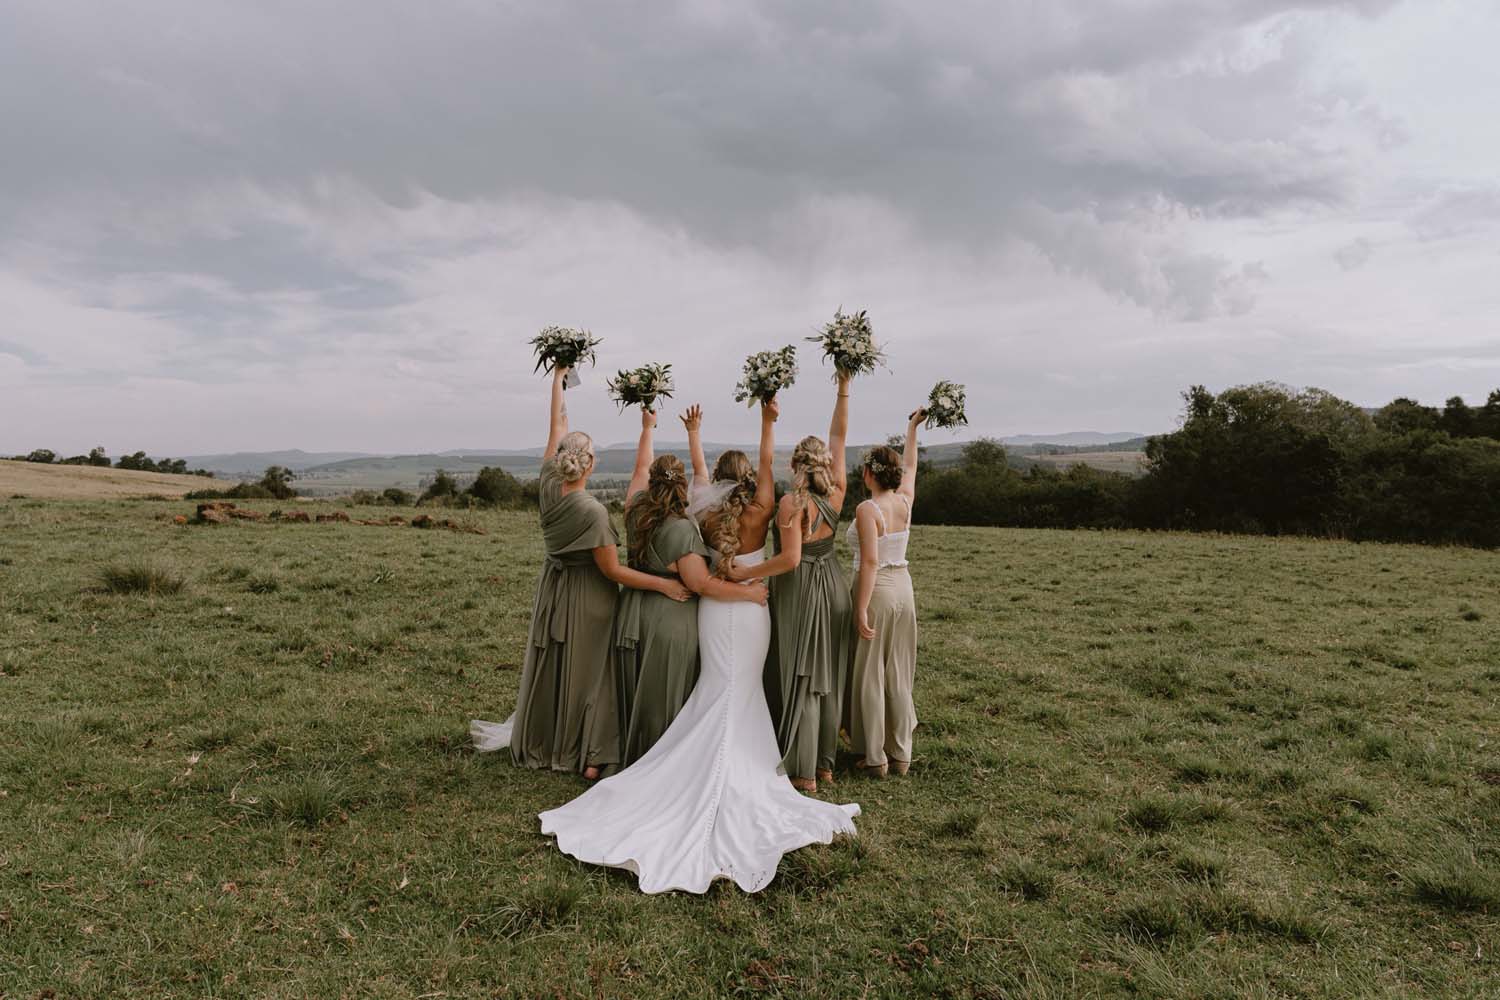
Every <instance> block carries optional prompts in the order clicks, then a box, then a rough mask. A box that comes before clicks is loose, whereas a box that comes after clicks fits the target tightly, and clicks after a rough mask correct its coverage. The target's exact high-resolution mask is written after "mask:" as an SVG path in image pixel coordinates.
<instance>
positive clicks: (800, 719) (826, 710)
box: [732, 374, 854, 792]
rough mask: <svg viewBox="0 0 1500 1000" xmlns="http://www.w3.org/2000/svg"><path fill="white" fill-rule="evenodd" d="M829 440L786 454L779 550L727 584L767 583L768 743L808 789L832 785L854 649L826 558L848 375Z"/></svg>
mask: <svg viewBox="0 0 1500 1000" xmlns="http://www.w3.org/2000/svg"><path fill="white" fill-rule="evenodd" d="M836 378H837V380H838V400H837V401H836V402H835V404H834V409H833V421H832V423H831V424H830V426H829V428H828V443H827V444H824V443H823V441H821V440H820V439H818V438H816V437H808V438H803V439H802V441H801V443H799V444H798V445H797V448H796V450H795V451H793V452H792V490H791V492H789V493H788V494H787V495H786V496H784V497H782V498H781V503H780V505H779V506H778V507H777V514H776V527H777V531H776V533H775V535H774V536H773V538H774V540H775V543H776V548H777V549H778V552H777V554H776V555H774V556H772V557H771V558H770V559H768V560H766V561H765V562H763V563H761V564H760V565H758V566H750V567H746V568H745V569H744V570H743V571H735V572H734V573H733V574H732V575H733V576H734V577H735V578H736V579H739V578H749V577H757V578H769V579H770V580H771V618H772V621H773V622H774V627H775V638H774V639H773V641H772V643H771V652H770V655H769V657H768V659H769V660H770V661H774V662H770V663H768V664H767V670H768V671H774V673H775V681H774V684H773V686H776V687H779V689H780V694H781V713H780V718H779V720H778V722H777V727H776V737H777V741H778V742H779V744H780V746H781V750H782V753H783V754H785V757H784V758H783V760H782V764H783V766H784V767H785V768H786V773H787V776H788V777H790V778H791V779H792V784H793V785H795V786H796V787H797V788H799V789H801V790H802V791H804V792H816V791H817V789H818V782H820V781H821V782H823V783H824V784H832V783H833V759H834V753H835V751H836V750H837V749H838V738H839V723H840V722H841V721H842V718H843V704H844V690H845V687H846V684H847V680H848V673H849V664H850V658H851V655H852V647H853V628H854V626H853V602H852V601H851V600H850V595H849V581H848V579H847V577H846V576H845V573H844V570H843V567H841V566H840V565H839V563H838V560H837V558H836V556H835V553H834V545H835V541H834V536H835V532H836V531H837V529H838V521H839V511H840V509H842V507H843V505H844V494H845V493H846V492H847V490H848V471H847V469H846V467H845V464H844V444H845V438H846V437H847V435H848V430H849V381H850V380H849V377H848V376H847V375H843V374H839V375H837V376H836Z"/></svg>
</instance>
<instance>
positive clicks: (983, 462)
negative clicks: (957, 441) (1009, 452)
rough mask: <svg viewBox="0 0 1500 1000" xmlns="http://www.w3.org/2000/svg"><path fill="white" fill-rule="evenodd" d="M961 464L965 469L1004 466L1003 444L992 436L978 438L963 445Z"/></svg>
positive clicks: (999, 467) (1000, 467)
mask: <svg viewBox="0 0 1500 1000" xmlns="http://www.w3.org/2000/svg"><path fill="white" fill-rule="evenodd" d="M961 464H962V465H963V467H964V468H966V469H1003V468H1006V458H1005V446H1004V445H1003V444H1001V443H1000V442H999V441H996V440H995V439H994V438H980V439H979V440H977V441H970V442H969V443H968V444H966V445H964V449H963V458H962V460H961Z"/></svg>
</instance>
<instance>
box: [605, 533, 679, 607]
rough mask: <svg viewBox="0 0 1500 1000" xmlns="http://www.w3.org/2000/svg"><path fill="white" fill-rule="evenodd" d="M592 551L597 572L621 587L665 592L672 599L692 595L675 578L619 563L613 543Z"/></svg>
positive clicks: (618, 555) (617, 552)
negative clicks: (597, 568)
mask: <svg viewBox="0 0 1500 1000" xmlns="http://www.w3.org/2000/svg"><path fill="white" fill-rule="evenodd" d="M593 553H594V565H595V566H598V567H599V572H601V573H603V574H604V575H605V576H607V577H609V579H610V580H612V581H613V582H615V583H618V584H619V585H620V586H622V587H630V588H631V589H633V590H654V591H656V592H657V593H658V594H666V595H667V596H668V597H670V598H671V599H672V600H674V601H685V600H687V599H688V598H689V597H692V596H693V595H692V592H691V591H689V590H688V589H687V588H686V587H684V586H683V585H682V584H680V583H678V582H677V581H676V580H672V579H669V578H667V577H665V576H653V575H652V574H650V573H642V572H641V571H640V570H637V569H631V568H630V567H629V566H622V565H620V550H619V549H617V548H615V547H614V546H613V545H601V546H599V547H598V548H597V549H594V550H593Z"/></svg>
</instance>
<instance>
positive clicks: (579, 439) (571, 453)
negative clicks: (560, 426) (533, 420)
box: [557, 431, 594, 483]
mask: <svg viewBox="0 0 1500 1000" xmlns="http://www.w3.org/2000/svg"><path fill="white" fill-rule="evenodd" d="M593 469H594V439H593V438H591V437H589V436H588V435H587V434H585V433H584V432H583V431H572V432H571V433H568V434H564V435H563V439H562V440H561V441H559V442H558V445H557V471H558V472H560V473H561V474H562V478H563V482H565V483H576V482H578V481H579V480H580V479H585V478H587V477H588V474H589V473H590V472H592V471H593Z"/></svg>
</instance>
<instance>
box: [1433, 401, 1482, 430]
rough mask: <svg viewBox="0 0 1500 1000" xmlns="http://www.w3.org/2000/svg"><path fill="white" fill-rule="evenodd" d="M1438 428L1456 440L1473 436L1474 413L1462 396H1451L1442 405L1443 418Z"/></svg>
mask: <svg viewBox="0 0 1500 1000" xmlns="http://www.w3.org/2000/svg"><path fill="white" fill-rule="evenodd" d="M1438 427H1439V428H1441V429H1442V430H1445V431H1447V432H1448V433H1449V434H1450V435H1451V436H1453V437H1456V438H1462V437H1473V436H1474V411H1473V410H1472V409H1470V408H1469V404H1467V403H1465V402H1464V400H1463V397H1462V396H1453V397H1452V398H1450V399H1449V400H1448V402H1446V403H1444V404H1443V416H1442V419H1441V420H1440V421H1439V422H1438Z"/></svg>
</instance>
